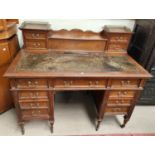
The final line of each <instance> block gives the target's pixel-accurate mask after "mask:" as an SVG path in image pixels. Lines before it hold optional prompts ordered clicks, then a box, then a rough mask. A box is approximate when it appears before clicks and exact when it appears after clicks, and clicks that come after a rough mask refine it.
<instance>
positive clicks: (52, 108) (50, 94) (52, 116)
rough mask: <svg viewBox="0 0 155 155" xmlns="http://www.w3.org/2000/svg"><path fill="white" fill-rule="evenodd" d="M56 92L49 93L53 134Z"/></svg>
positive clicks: (50, 120)
mask: <svg viewBox="0 0 155 155" xmlns="http://www.w3.org/2000/svg"><path fill="white" fill-rule="evenodd" d="M54 95H55V94H54V91H49V99H50V119H49V123H50V130H51V133H53V125H54Z"/></svg>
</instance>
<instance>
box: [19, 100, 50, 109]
mask: <svg viewBox="0 0 155 155" xmlns="http://www.w3.org/2000/svg"><path fill="white" fill-rule="evenodd" d="M48 105H49V103H48V102H21V103H20V108H21V109H42V108H44V109H47V108H48Z"/></svg>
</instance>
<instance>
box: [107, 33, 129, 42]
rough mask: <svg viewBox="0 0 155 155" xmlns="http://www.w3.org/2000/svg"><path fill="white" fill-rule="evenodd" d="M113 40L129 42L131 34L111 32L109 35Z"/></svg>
mask: <svg viewBox="0 0 155 155" xmlns="http://www.w3.org/2000/svg"><path fill="white" fill-rule="evenodd" d="M109 40H110V41H111V42H129V40H130V35H123V34H111V35H110V37H109Z"/></svg>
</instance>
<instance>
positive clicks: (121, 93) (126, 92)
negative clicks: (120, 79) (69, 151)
mask: <svg viewBox="0 0 155 155" xmlns="http://www.w3.org/2000/svg"><path fill="white" fill-rule="evenodd" d="M135 94H136V91H133V90H120V91H117V90H116V91H115V90H114V91H110V94H109V98H124V97H127V98H133V97H134V96H135Z"/></svg>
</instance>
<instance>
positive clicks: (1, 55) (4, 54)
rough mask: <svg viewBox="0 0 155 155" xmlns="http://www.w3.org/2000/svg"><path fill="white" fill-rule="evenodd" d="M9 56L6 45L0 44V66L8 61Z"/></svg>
mask: <svg viewBox="0 0 155 155" xmlns="http://www.w3.org/2000/svg"><path fill="white" fill-rule="evenodd" d="M10 59H11V55H10V52H9V47H8V44H7V43H6V44H5V43H0V65H3V64H6V63H8V62H9V61H10Z"/></svg>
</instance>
